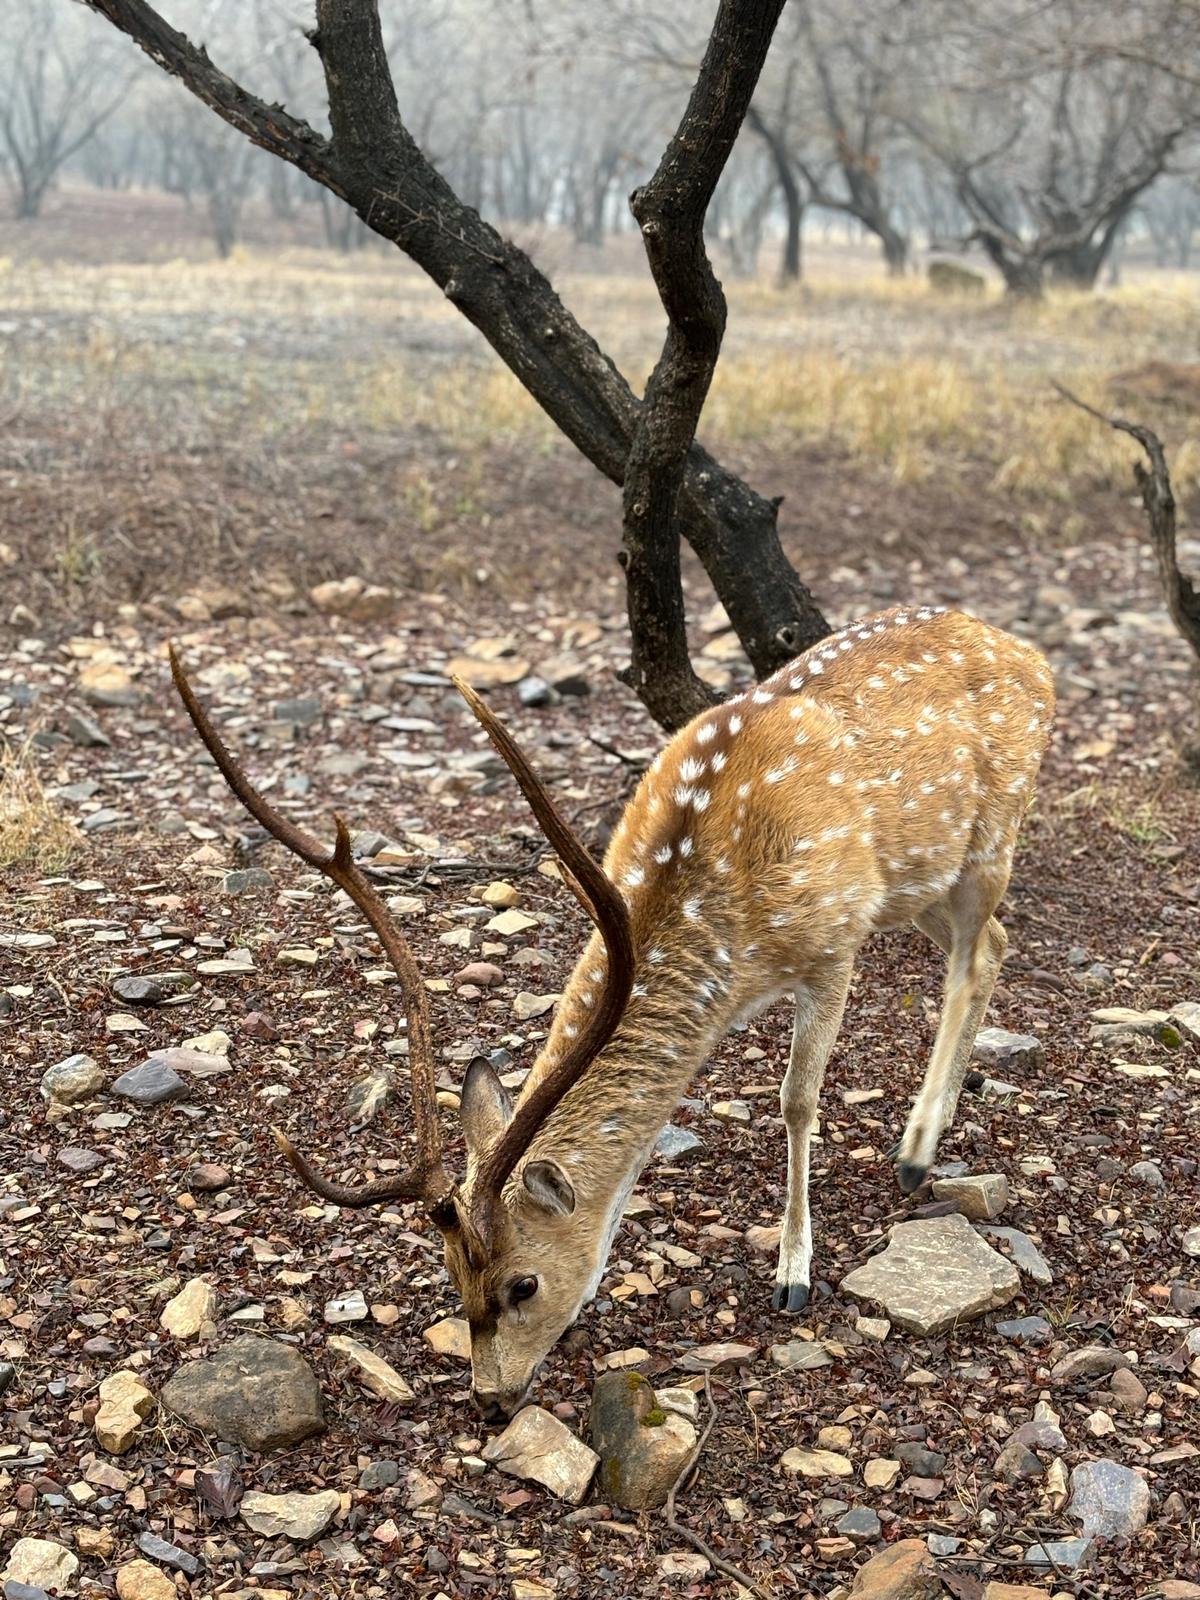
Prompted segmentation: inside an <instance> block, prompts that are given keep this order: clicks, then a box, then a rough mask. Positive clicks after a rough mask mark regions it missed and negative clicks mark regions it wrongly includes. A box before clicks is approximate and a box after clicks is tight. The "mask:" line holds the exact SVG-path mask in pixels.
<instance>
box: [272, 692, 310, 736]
mask: <svg viewBox="0 0 1200 1600" xmlns="http://www.w3.org/2000/svg"><path fill="white" fill-rule="evenodd" d="M271 715H272V716H273V717H274V718H275V721H276V722H295V723H297V724H298V725H299V726H300V727H302V728H306V727H308V726H310V725H311V724H312V723H314V722H319V721H320V720H321V702H320V701H319V700H318V699H317V697H316V696H315V695H301V696H299V697H298V698H297V699H295V700H276V702H275V704H274V705H273V706H272V707H271Z"/></svg>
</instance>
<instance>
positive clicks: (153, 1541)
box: [138, 1529, 204, 1578]
mask: <svg viewBox="0 0 1200 1600" xmlns="http://www.w3.org/2000/svg"><path fill="white" fill-rule="evenodd" d="M138 1549H139V1550H140V1551H141V1552H142V1554H143V1555H145V1556H149V1557H150V1558H151V1560H153V1561H161V1562H162V1564H163V1566H164V1567H175V1568H176V1569H177V1570H178V1571H180V1572H186V1573H187V1575H188V1577H189V1578H194V1577H195V1576H196V1574H197V1573H198V1572H199V1571H200V1570H201V1568H202V1567H203V1566H204V1563H203V1561H201V1560H200V1558H199V1556H194V1555H192V1553H191V1552H190V1551H188V1550H181V1549H180V1548H179V1546H178V1545H177V1544H168V1542H167V1541H166V1539H160V1538H159V1537H158V1535H157V1534H156V1533H151V1532H150V1530H149V1529H147V1530H146V1531H145V1532H144V1533H139V1534H138Z"/></svg>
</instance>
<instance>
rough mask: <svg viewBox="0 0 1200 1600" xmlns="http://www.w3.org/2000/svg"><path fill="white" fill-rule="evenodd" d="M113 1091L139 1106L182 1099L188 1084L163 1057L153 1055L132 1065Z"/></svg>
mask: <svg viewBox="0 0 1200 1600" xmlns="http://www.w3.org/2000/svg"><path fill="white" fill-rule="evenodd" d="M112 1092H113V1093H114V1094H119V1095H121V1096H123V1097H124V1098H125V1099H126V1100H132V1101H133V1103H134V1105H137V1106H157V1105H161V1104H163V1102H164V1101H167V1100H180V1099H182V1098H183V1096H184V1095H185V1094H186V1093H187V1084H186V1083H184V1081H183V1079H182V1078H181V1077H180V1076H179V1074H178V1073H177V1072H175V1071H173V1070H172V1069H171V1068H170V1067H169V1066H168V1065H167V1063H166V1062H165V1061H163V1060H162V1059H161V1058H156V1057H154V1056H151V1058H150V1059H149V1061H143V1062H142V1064H141V1066H139V1067H130V1069H129V1071H128V1072H123V1073H122V1074H121V1076H120V1077H119V1078H117V1079H116V1080H115V1081H114V1083H113V1086H112Z"/></svg>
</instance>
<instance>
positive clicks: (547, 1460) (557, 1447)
mask: <svg viewBox="0 0 1200 1600" xmlns="http://www.w3.org/2000/svg"><path fill="white" fill-rule="evenodd" d="M482 1455H483V1459H484V1460H485V1461H487V1462H488V1463H490V1464H491V1465H492V1466H495V1467H499V1469H500V1471H501V1472H507V1473H508V1474H509V1475H510V1476H511V1477H514V1478H531V1479H533V1481H534V1482H535V1483H540V1484H542V1486H543V1487H544V1488H546V1489H549V1490H550V1492H551V1494H556V1495H558V1497H559V1498H560V1499H561V1500H569V1501H570V1502H571V1504H572V1505H578V1504H579V1503H580V1501H581V1500H582V1499H583V1497H584V1495H586V1494H587V1492H588V1486H589V1485H590V1483H591V1481H592V1478H593V1476H594V1474H595V1471H596V1468H597V1466H598V1465H599V1463H600V1457H599V1456H598V1455H597V1454H596V1452H595V1451H594V1450H590V1449H589V1448H588V1446H587V1445H586V1444H584V1442H583V1440H582V1439H577V1438H576V1437H575V1435H574V1434H573V1433H572V1432H571V1430H570V1429H569V1428H567V1427H566V1426H564V1424H563V1423H561V1422H560V1421H559V1420H558V1418H557V1417H552V1416H551V1415H550V1413H549V1412H548V1411H543V1410H542V1408H541V1406H526V1407H525V1409H524V1410H523V1411H518V1412H517V1414H516V1416H515V1417H514V1418H513V1420H512V1421H511V1422H510V1423H509V1425H508V1427H507V1428H505V1430H504V1432H503V1433H501V1434H499V1435H498V1436H497V1437H496V1438H494V1439H489V1441H488V1442H487V1444H486V1445H484V1447H483V1451H482Z"/></svg>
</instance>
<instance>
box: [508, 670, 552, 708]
mask: <svg viewBox="0 0 1200 1600" xmlns="http://www.w3.org/2000/svg"><path fill="white" fill-rule="evenodd" d="M517 698H518V700H520V702H521V704H522V705H523V706H548V705H550V704H551V702H552V701H553V699H554V690H553V689H552V688H551V687H550V685H549V684H548V683H547V682H546V680H545V678H532V677H531V678H522V679H521V681H520V683H518V685H517Z"/></svg>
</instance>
